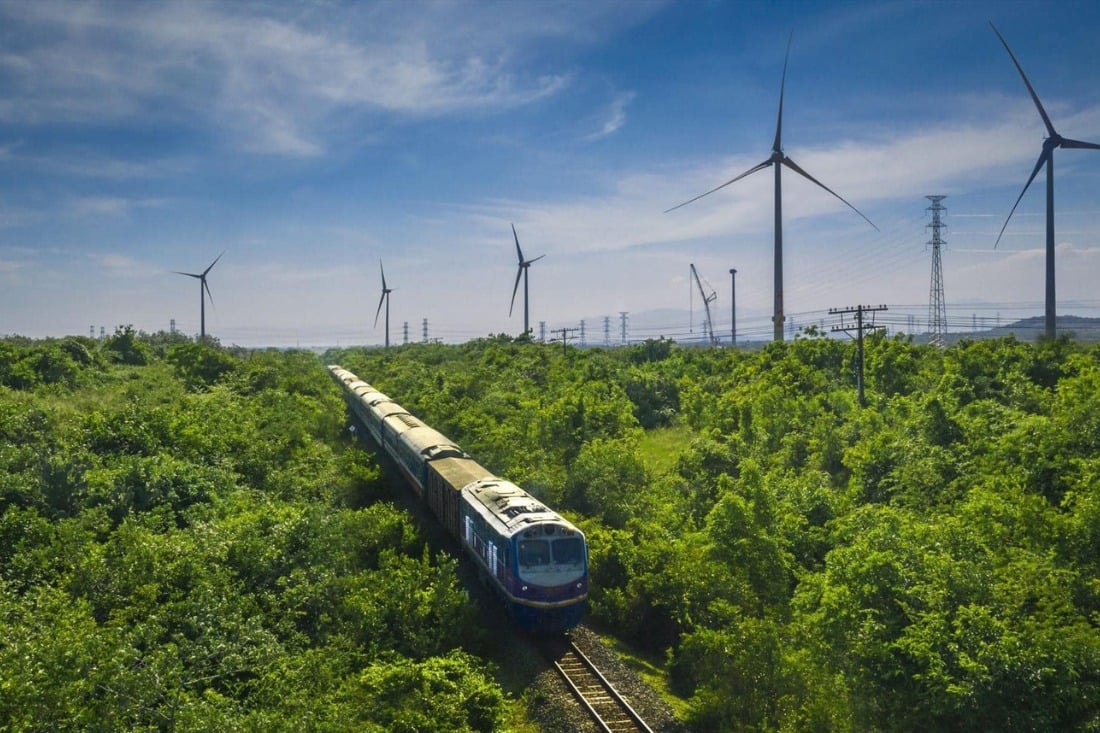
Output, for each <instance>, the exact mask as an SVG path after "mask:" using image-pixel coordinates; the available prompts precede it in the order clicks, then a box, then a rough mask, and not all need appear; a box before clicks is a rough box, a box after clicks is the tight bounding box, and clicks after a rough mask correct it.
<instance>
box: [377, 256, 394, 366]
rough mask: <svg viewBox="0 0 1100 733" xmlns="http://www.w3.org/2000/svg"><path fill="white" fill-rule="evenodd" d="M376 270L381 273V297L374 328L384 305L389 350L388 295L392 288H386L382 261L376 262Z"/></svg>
mask: <svg viewBox="0 0 1100 733" xmlns="http://www.w3.org/2000/svg"><path fill="white" fill-rule="evenodd" d="M378 269H379V271H380V272H381V273H382V297H381V298H379V299H378V310H376V311H375V312H374V327H375V328H378V314H379V313H381V312H382V303H385V304H386V348H387V349H388V348H390V293H392V292H393V288H387V287H386V271H385V269H383V267H382V260H378Z"/></svg>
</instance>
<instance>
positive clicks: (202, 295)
mask: <svg viewBox="0 0 1100 733" xmlns="http://www.w3.org/2000/svg"><path fill="white" fill-rule="evenodd" d="M224 254H225V250H222V254H220V255H218V256H217V257H215V258H214V261H213V262H211V263H210V266H209V267H207V268H206V269H205V270H203V271H202V272H200V273H198V274H196V273H194V272H180V271H179V270H173V272H174V273H175V274H177V275H186V276H187V277H193V278H197V279H198V281H199V341H205V340H206V299H207V298H210V305H214V296H213V295H211V294H210V286H209V285H207V284H206V275H207V273H209V272H210V271H211V270H213V269H214V265H216V264H218V260H220V259H221V258H222V255H224Z"/></svg>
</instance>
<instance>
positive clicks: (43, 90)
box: [0, 2, 607, 156]
mask: <svg viewBox="0 0 1100 733" xmlns="http://www.w3.org/2000/svg"><path fill="white" fill-rule="evenodd" d="M344 10H345V12H341V13H333V14H326V13H324V12H321V11H319V10H316V9H312V12H310V9H298V8H297V7H296V6H287V5H281V4H275V5H269V6H264V5H254V4H248V5H243V4H217V3H211V4H207V3H152V4H123V5H119V4H115V3H95V2H90V3H80V4H71V3H54V2H51V3H15V4H4V5H0V22H4V23H5V24H6V25H8V26H9V27H11V28H16V29H18V30H19V39H20V40H19V42H18V43H17V44H16V46H15V48H13V49H12V50H10V51H9V52H8V53H6V54H5V55H4V56H3V57H2V58H0V88H3V89H5V90H6V91H4V92H0V120H4V121H7V122H13V123H19V124H24V125H31V124H40V123H48V122H65V123H69V122H76V121H81V122H89V121H91V122H96V121H98V122H117V121H132V120H135V119H145V118H148V119H151V120H154V121H157V122H159V123H162V124H163V123H166V122H167V123H171V124H175V125H179V126H182V127H184V128H186V127H188V126H189V125H193V124H194V122H195V118H196V117H197V118H198V119H200V120H203V121H205V122H213V123H214V124H215V125H216V126H217V127H219V128H220V129H222V130H223V131H224V132H225V133H226V134H228V135H229V136H230V137H231V139H232V140H234V141H235V142H236V144H238V145H240V146H241V147H243V148H245V149H248V150H250V151H253V152H262V153H274V154H282V155H288V156H308V155H315V154H318V153H321V152H324V151H325V150H326V138H325V136H324V134H323V133H325V132H328V131H330V130H331V128H332V127H333V126H335V125H339V124H347V122H346V120H345V119H344V117H345V116H347V115H349V114H350V115H352V117H353V118H358V121H357V125H358V126H359V127H360V128H362V127H367V128H368V129H369V127H370V126H371V124H372V123H373V124H383V123H384V121H385V118H384V116H385V115H400V116H411V117H429V118H430V117H433V116H438V115H444V114H453V113H466V112H479V113H484V112H494V111H499V110H502V109H508V108H512V107H515V106H520V105H525V104H529V103H531V102H533V101H536V100H539V99H543V98H545V97H548V96H552V95H554V94H557V93H558V92H560V91H561V90H562V89H564V88H565V87H566V86H567V85H568V83H569V73H568V72H565V71H561V70H556V69H553V68H549V67H547V68H542V69H539V68H538V67H537V66H531V65H529V64H528V63H526V62H527V60H526V59H523V58H521V56H522V53H523V44H525V43H528V42H531V41H532V39H534V38H538V37H539V35H540V34H541V36H542V37H543V38H545V37H547V36H553V35H554V34H564V33H566V32H567V31H566V29H568V30H569V32H575V28H576V25H575V24H573V23H569V24H566V23H561V22H557V23H554V22H550V23H547V24H546V26H545V27H544V28H542V29H539V28H536V27H535V26H534V24H533V23H531V22H530V21H528V22H527V23H519V24H518V26H517V24H516V23H512V24H506V26H507V27H509V32H508V33H503V34H502V33H497V32H495V31H494V32H493V33H490V32H489V30H488V29H489V28H490V27H491V28H494V29H495V28H499V27H500V25H499V24H497V23H496V22H494V23H492V24H489V23H482V21H487V20H488V18H489V17H490V16H491V15H492V13H493V12H506V13H508V14H510V15H515V16H517V18H516V20H519V19H520V18H519V15H520V14H519V9H518V8H515V7H513V6H512V4H510V3H508V4H504V5H503V6H494V7H489V6H471V5H462V6H461V7H455V6H451V5H450V4H423V3H417V4H404V3H375V4H371V5H370V6H362V7H361V8H358V9H357V12H353V11H356V7H355V6H351V8H350V9H347V8H345V9H344ZM543 11H545V6H542V7H539V8H537V11H536V12H534V13H532V14H533V15H539V16H542V17H543V19H550V18H548V17H547V14H546V13H545V12H543ZM557 12H559V13H564V12H565V9H559V10H558V11H557ZM601 12H603V13H604V14H605V15H606V14H607V9H604V10H603V11H601ZM336 18H339V19H341V22H343V23H345V24H346V25H339V24H338V23H337V21H336V20H335V19H336ZM459 28H465V29H467V30H468V31H470V35H469V37H467V38H461V37H459V36H458V34H457V30H458V29H459ZM380 116H382V117H380Z"/></svg>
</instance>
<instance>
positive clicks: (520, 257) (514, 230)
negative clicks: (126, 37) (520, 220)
mask: <svg viewBox="0 0 1100 733" xmlns="http://www.w3.org/2000/svg"><path fill="white" fill-rule="evenodd" d="M512 236H513V237H514V238H515V240H516V256H518V257H519V265H520V267H523V250H522V249H520V248H519V235H518V234H516V225H515V224H513V225H512Z"/></svg>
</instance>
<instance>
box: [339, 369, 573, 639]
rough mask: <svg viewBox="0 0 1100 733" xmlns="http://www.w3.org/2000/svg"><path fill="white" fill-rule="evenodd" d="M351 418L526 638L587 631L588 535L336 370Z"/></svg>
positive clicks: (348, 374)
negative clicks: (466, 558)
mask: <svg viewBox="0 0 1100 733" xmlns="http://www.w3.org/2000/svg"><path fill="white" fill-rule="evenodd" d="M328 370H329V372H330V373H331V374H332V377H333V379H334V380H335V381H336V383H337V384H339V385H340V387H341V389H342V391H343V394H344V399H345V401H346V402H347V404H348V407H349V409H350V410H351V412H352V414H354V415H355V417H356V418H358V420H359V422H360V423H362V425H363V426H364V427H365V428H366V430H367V432H368V433H369V435H370V438H371V440H372V442H373V443H374V444H375V445H376V446H377V447H378V448H380V449H381V450H382V451H383V452H384V453H385V454H386V455H388V456H389V457H390V458H391V459H392V460H393V463H394V464H395V465H396V466H397V469H398V470H399V471H400V473H401V475H402V476H403V477H404V478H405V480H406V481H407V482H408V484H409V486H410V487H411V489H412V491H413V493H414V494H415V495H416V496H417V498H418V499H420V500H421V501H423V502H424V503H426V504H427V506H428V508H429V510H430V511H431V513H432V514H433V515H434V516H435V517H436V519H438V520H439V522H440V524H441V525H442V526H443V528H444V529H445V530H446V532H447V533H448V534H449V535H450V536H451V537H453V538H454V539H455V540H457V541H458V543H459V544H460V545H461V546H462V549H463V550H464V552H465V553H466V554H467V555H469V556H470V557H471V558H472V559H473V561H474V563H475V564H476V565H477V567H478V571H479V574H480V576H481V578H482V580H483V581H484V582H485V583H486V584H487V585H488V586H489V587H490V588H492V589H493V591H495V594H496V595H497V596H498V597H499V598H500V600H501V601H502V603H503V604H504V606H505V608H506V610H507V612H508V614H509V616H511V618H512V619H513V620H514V621H515V623H516V624H517V625H518V626H519V627H520V628H521V629H524V630H525V631H528V632H532V633H535V634H555V633H561V632H564V631H567V630H568V629H571V628H572V627H574V626H576V625H577V624H578V623H580V620H581V618H582V616H583V615H584V612H585V609H586V606H587V602H588V544H587V542H586V541H585V536H584V533H583V532H581V531H580V530H579V529H578V528H577V527H575V526H574V525H573V524H572V523H570V522H569V521H567V520H566V519H564V518H563V517H561V516H560V515H559V514H557V513H556V512H554V511H553V510H551V509H550V508H548V507H546V506H545V505H543V503H542V502H540V501H539V500H538V499H536V498H535V497H534V496H532V495H531V494H529V493H527V492H526V491H524V490H523V489H521V488H520V487H519V486H516V485H515V484H514V483H512V482H510V481H506V480H504V479H502V478H500V477H498V476H496V475H494V474H493V473H492V472H491V471H489V470H488V469H486V468H484V467H483V466H481V465H480V464H478V463H477V461H475V460H474V459H473V458H471V457H470V456H469V455H467V453H466V452H465V451H464V450H463V449H462V448H461V447H460V446H459V445H458V444H456V443H455V442H454V441H452V440H451V439H450V438H448V437H447V436H445V435H443V434H442V433H440V432H439V431H437V430H435V429H434V428H432V427H430V426H429V425H426V424H425V423H424V422H423V421H421V420H420V419H419V418H417V417H416V416H415V415H413V414H411V413H410V412H409V411H408V410H406V409H405V408H404V407H402V406H401V405H399V404H397V403H396V402H395V401H394V400H392V399H390V398H389V397H388V396H386V395H385V394H383V393H382V392H380V391H378V390H377V389H375V388H374V387H372V386H371V385H370V384H368V383H367V382H365V381H363V380H361V379H360V378H359V377H357V376H356V375H355V374H353V373H351V372H350V371H348V370H346V369H344V368H343V367H341V366H339V365H336V364H332V365H329V367H328Z"/></svg>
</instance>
